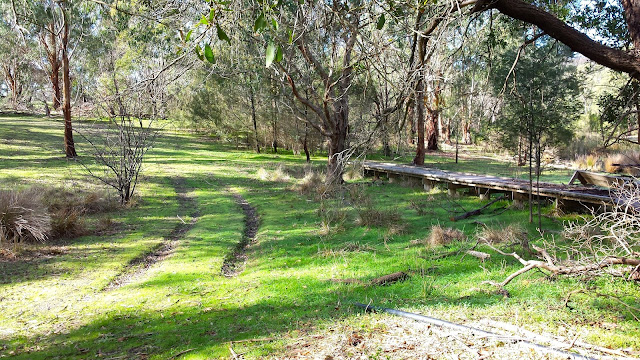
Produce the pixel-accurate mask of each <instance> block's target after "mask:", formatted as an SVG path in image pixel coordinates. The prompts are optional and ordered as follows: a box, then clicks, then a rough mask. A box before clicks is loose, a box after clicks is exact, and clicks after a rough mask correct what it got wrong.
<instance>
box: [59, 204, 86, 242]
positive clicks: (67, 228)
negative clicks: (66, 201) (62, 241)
mask: <svg viewBox="0 0 640 360" xmlns="http://www.w3.org/2000/svg"><path fill="white" fill-rule="evenodd" d="M84 214H85V211H84V210H83V209H82V208H81V207H73V206H72V207H67V208H63V209H60V210H57V211H55V212H54V213H52V215H51V235H52V236H53V237H54V238H68V239H71V238H75V237H79V236H83V235H87V234H88V233H89V231H88V230H87V226H86V222H85V220H84V217H83V216H84Z"/></svg>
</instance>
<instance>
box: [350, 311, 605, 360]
mask: <svg viewBox="0 0 640 360" xmlns="http://www.w3.org/2000/svg"><path fill="white" fill-rule="evenodd" d="M354 305H355V306H357V307H360V308H363V309H364V310H365V311H367V312H369V311H377V312H386V313H388V314H391V315H396V316H400V317H403V318H407V319H412V320H415V321H420V322H424V323H428V324H432V325H435V326H440V327H443V328H447V329H453V330H462V331H468V332H471V333H473V334H474V335H480V336H485V337H492V338H500V339H505V340H512V341H513V342H514V343H520V344H522V345H525V346H527V347H530V348H532V349H534V350H538V351H541V352H545V353H550V354H555V355H560V356H564V357H566V358H567V359H575V360H598V359H596V358H592V357H588V356H584V355H580V354H576V353H570V352H568V351H564V350H559V349H555V348H551V347H548V346H544V345H540V344H536V343H534V342H531V341H529V340H525V339H521V338H516V337H513V336H508V335H500V334H496V333H492V332H489V331H485V330H482V329H477V328H473V327H470V326H465V325H461V324H456V323H452V322H449V321H446V320H440V319H436V318H432V317H429V316H425V315H420V314H414V313H410V312H406V311H402V310H395V309H389V308H384V307H379V306H372V305H367V304H361V303H354Z"/></svg>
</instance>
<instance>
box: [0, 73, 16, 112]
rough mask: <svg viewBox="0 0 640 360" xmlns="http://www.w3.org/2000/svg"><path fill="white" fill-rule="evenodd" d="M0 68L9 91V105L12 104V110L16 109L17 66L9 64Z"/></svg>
mask: <svg viewBox="0 0 640 360" xmlns="http://www.w3.org/2000/svg"><path fill="white" fill-rule="evenodd" d="M2 70H4V78H5V81H6V83H7V85H8V86H9V92H11V105H12V106H13V109H14V110H18V96H19V89H18V87H19V86H18V79H17V77H18V74H17V67H16V66H11V65H3V66H2Z"/></svg>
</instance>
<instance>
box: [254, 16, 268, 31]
mask: <svg viewBox="0 0 640 360" xmlns="http://www.w3.org/2000/svg"><path fill="white" fill-rule="evenodd" d="M267 25H268V24H267V20H266V19H265V18H264V13H262V14H260V16H258V18H257V19H256V23H255V24H253V32H260V31H262V30H264V29H265V28H266V27H267Z"/></svg>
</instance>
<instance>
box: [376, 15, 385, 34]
mask: <svg viewBox="0 0 640 360" xmlns="http://www.w3.org/2000/svg"><path fill="white" fill-rule="evenodd" d="M386 21H387V19H385V18H384V14H382V15H380V17H379V18H378V23H377V24H376V29H378V30H382V28H383V27H384V23H385V22H386Z"/></svg>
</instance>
